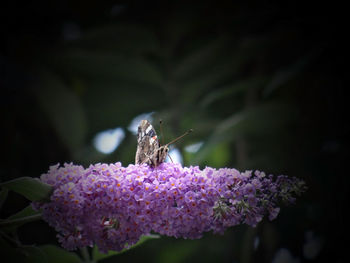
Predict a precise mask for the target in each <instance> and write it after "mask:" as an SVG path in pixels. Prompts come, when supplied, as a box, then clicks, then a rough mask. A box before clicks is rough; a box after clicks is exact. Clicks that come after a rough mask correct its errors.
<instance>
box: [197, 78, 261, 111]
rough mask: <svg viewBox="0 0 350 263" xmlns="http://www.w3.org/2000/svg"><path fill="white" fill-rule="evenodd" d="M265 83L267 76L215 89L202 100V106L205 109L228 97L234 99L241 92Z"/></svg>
mask: <svg viewBox="0 0 350 263" xmlns="http://www.w3.org/2000/svg"><path fill="white" fill-rule="evenodd" d="M265 82H266V77H265V76H255V77H252V78H250V79H248V80H242V81H238V82H236V83H232V84H230V85H227V86H224V87H222V88H218V89H215V90H213V91H211V92H208V94H206V95H205V97H204V98H203V99H202V100H201V102H200V105H201V107H203V108H205V107H208V106H210V105H211V104H212V103H215V102H217V101H220V100H222V99H225V98H227V97H231V96H232V97H234V96H235V95H237V94H238V93H239V92H244V91H247V90H248V89H250V88H259V87H262V86H263V85H264V84H265Z"/></svg>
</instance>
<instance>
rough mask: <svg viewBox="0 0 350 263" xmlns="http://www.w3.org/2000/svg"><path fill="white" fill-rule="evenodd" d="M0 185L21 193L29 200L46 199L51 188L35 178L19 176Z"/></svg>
mask: <svg viewBox="0 0 350 263" xmlns="http://www.w3.org/2000/svg"><path fill="white" fill-rule="evenodd" d="M0 187H2V188H6V189H8V190H12V191H14V192H16V193H18V194H21V195H23V196H24V197H26V198H27V199H29V200H30V201H44V200H48V199H49V197H50V195H51V193H52V191H53V188H52V186H50V185H48V184H45V183H43V182H41V181H40V180H39V179H37V178H32V177H20V178H18V179H14V180H11V181H7V182H4V183H1V184H0Z"/></svg>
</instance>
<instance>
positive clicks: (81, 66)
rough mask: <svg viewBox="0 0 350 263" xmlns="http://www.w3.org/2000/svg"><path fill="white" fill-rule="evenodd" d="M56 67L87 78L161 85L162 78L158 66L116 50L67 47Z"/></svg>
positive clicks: (58, 57)
mask: <svg viewBox="0 0 350 263" xmlns="http://www.w3.org/2000/svg"><path fill="white" fill-rule="evenodd" d="M54 62H55V66H56V67H59V69H60V70H61V71H63V72H65V73H66V74H67V75H70V76H72V75H73V76H76V75H79V76H83V77H85V78H87V79H89V80H92V79H98V80H99V81H105V80H106V79H109V80H114V81H116V83H117V84H120V83H119V82H120V81H128V82H130V83H140V84H143V85H150V86H152V87H153V86H160V85H161V84H162V83H163V77H162V75H161V73H160V70H159V68H158V67H157V66H156V65H155V64H154V63H152V62H151V61H149V60H146V59H144V58H142V57H141V56H140V57H135V56H130V55H129V56H128V55H126V54H123V53H118V52H113V53H112V52H105V51H100V52H97V51H88V50H82V49H69V50H66V51H64V52H62V53H61V54H60V55H59V56H57V57H56V58H55V60H54Z"/></svg>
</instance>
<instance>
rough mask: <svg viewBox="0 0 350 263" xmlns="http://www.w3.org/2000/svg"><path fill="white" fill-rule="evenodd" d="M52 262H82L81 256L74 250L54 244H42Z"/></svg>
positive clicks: (41, 247)
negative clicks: (67, 249) (70, 250)
mask: <svg viewBox="0 0 350 263" xmlns="http://www.w3.org/2000/svg"><path fill="white" fill-rule="evenodd" d="M40 249H41V250H42V251H43V252H44V253H45V255H46V258H47V260H48V262H50V263H62V262H64V263H78V262H81V260H80V258H79V256H78V255H77V254H76V253H74V252H69V251H66V250H64V249H63V248H60V247H57V246H54V245H44V246H40Z"/></svg>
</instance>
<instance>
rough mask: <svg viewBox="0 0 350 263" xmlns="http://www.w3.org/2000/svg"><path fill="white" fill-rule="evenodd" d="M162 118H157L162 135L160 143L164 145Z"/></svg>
mask: <svg viewBox="0 0 350 263" xmlns="http://www.w3.org/2000/svg"><path fill="white" fill-rule="evenodd" d="M162 123H163V121H162V119H160V120H159V128H160V136H161V137H162V145H164V137H163V129H162Z"/></svg>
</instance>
